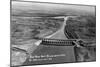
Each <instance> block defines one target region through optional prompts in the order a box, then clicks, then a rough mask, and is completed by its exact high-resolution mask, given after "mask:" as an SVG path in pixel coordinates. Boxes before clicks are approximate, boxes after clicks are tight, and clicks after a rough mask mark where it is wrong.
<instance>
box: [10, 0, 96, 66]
mask: <svg viewBox="0 0 100 67" xmlns="http://www.w3.org/2000/svg"><path fill="white" fill-rule="evenodd" d="M95 14H96V6H95V5H81V4H66V3H49V2H48V3H47V2H35V1H13V0H12V1H11V15H10V16H11V22H10V42H11V47H10V49H11V58H10V60H11V66H12V67H15V66H30V65H41V64H42V65H43V64H59V63H78V62H95V61H96V15H95Z"/></svg>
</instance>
